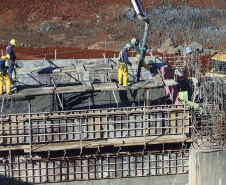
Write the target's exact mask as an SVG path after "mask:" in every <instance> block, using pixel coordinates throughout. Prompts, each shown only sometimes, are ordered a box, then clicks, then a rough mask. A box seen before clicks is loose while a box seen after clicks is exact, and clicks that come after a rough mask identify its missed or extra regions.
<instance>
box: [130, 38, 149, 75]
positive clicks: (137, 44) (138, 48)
mask: <svg viewBox="0 0 226 185" xmlns="http://www.w3.org/2000/svg"><path fill="white" fill-rule="evenodd" d="M131 44H132V46H131V48H135V50H136V53H137V55H136V61H137V62H139V58H140V53H141V50H143V51H144V58H143V60H142V67H144V68H145V69H147V70H148V71H150V66H149V65H147V64H146V63H145V62H144V61H145V55H146V50H147V49H148V47H147V45H145V47H144V48H142V44H143V42H140V41H139V40H138V39H136V38H133V39H132V40H131Z"/></svg>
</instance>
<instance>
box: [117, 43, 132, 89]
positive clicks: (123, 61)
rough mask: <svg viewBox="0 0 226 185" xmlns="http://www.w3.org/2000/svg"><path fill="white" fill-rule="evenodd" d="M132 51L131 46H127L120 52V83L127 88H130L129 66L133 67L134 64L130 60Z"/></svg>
mask: <svg viewBox="0 0 226 185" xmlns="http://www.w3.org/2000/svg"><path fill="white" fill-rule="evenodd" d="M129 50H130V44H126V46H125V47H124V48H123V49H122V50H121V51H120V52H119V60H118V81H119V85H122V82H123V86H125V87H127V86H128V66H127V65H130V66H132V63H131V62H130V61H129V59H128V51H129Z"/></svg>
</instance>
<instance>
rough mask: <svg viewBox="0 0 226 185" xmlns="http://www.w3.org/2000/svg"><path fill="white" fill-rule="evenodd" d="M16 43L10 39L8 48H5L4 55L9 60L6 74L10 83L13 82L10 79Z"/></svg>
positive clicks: (14, 59)
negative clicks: (6, 55) (7, 56)
mask: <svg viewBox="0 0 226 185" xmlns="http://www.w3.org/2000/svg"><path fill="white" fill-rule="evenodd" d="M16 45H17V44H16V41H15V39H12V40H11V41H10V43H9V46H7V48H6V53H7V54H8V55H9V56H10V60H9V61H8V66H9V68H8V74H9V77H10V80H11V82H13V79H12V74H13V70H14V65H15V61H16V54H15V53H14V51H13V47H14V46H16Z"/></svg>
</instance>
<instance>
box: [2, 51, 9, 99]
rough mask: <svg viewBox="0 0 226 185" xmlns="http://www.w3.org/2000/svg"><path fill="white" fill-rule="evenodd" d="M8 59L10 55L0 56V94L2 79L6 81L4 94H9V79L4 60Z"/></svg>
mask: <svg viewBox="0 0 226 185" xmlns="http://www.w3.org/2000/svg"><path fill="white" fill-rule="evenodd" d="M9 60H10V56H9V55H8V54H6V55H5V56H2V57H1V58H0V95H1V94H3V84H4V79H5V81H6V94H8V95H11V80H10V77H9V75H8V72H7V68H6V66H5V62H8V61H9Z"/></svg>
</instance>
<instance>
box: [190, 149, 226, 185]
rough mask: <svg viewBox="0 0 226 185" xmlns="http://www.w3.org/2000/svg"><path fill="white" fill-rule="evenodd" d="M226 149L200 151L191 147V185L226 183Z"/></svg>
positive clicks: (221, 184)
mask: <svg viewBox="0 0 226 185" xmlns="http://www.w3.org/2000/svg"><path fill="white" fill-rule="evenodd" d="M225 159H226V150H219V151H198V150H196V149H194V148H192V147H191V148H190V155H189V182H190V185H224V184H226V183H225V182H226V175H225V171H226V160H225Z"/></svg>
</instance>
